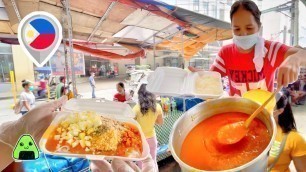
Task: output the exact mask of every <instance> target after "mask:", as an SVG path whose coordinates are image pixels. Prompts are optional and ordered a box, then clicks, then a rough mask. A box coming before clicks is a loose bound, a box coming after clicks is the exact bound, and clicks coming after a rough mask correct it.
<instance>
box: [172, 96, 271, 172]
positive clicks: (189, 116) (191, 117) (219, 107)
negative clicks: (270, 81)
mask: <svg viewBox="0 0 306 172" xmlns="http://www.w3.org/2000/svg"><path fill="white" fill-rule="evenodd" d="M258 107H259V104H257V103H255V102H253V101H251V100H248V99H244V98H224V99H217V100H211V101H208V102H204V103H201V104H198V105H197V106H195V107H193V108H192V109H190V110H189V111H187V112H186V113H184V114H183V115H182V116H181V117H180V118H179V119H178V120H177V121H176V122H175V124H174V126H173V129H172V131H171V134H170V141H169V145H170V149H171V153H172V156H173V157H174V159H175V160H176V161H177V162H178V163H179V164H180V167H181V169H182V171H183V172H187V171H192V172H195V171H203V170H199V169H196V168H193V167H191V166H189V165H187V164H186V163H184V162H183V161H182V160H181V159H180V152H181V147H182V144H183V141H184V140H185V138H186V136H187V134H188V133H189V132H190V131H191V130H192V129H193V128H194V127H195V126H196V125H198V124H199V123H200V122H201V121H203V120H205V119H207V118H209V117H211V116H213V115H217V114H220V113H225V112H242V113H246V114H252V113H253V112H254V111H255V110H256V109H257V108H258ZM258 118H259V119H260V120H261V121H262V122H263V123H264V124H265V125H266V126H267V128H268V131H269V133H270V135H271V140H270V142H269V145H268V146H267V148H266V149H265V150H264V151H263V152H262V153H261V154H260V155H259V156H258V157H257V158H255V159H253V160H252V161H250V162H248V163H247V164H244V165H242V166H240V167H237V168H234V169H230V170H225V171H242V172H264V171H266V169H267V165H268V151H269V150H270V148H271V146H272V144H273V142H274V140H275V137H276V124H275V121H274V118H273V115H271V114H270V113H269V112H268V111H267V110H264V111H263V112H262V113H261V114H259V115H258Z"/></svg>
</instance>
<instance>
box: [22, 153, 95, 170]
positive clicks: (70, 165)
mask: <svg viewBox="0 0 306 172" xmlns="http://www.w3.org/2000/svg"><path fill="white" fill-rule="evenodd" d="M22 164H23V170H24V171H26V172H58V171H65V172H79V171H89V161H88V160H87V159H82V158H72V157H63V156H53V155H47V154H44V153H40V155H39V158H38V159H37V160H34V161H23V162H22Z"/></svg>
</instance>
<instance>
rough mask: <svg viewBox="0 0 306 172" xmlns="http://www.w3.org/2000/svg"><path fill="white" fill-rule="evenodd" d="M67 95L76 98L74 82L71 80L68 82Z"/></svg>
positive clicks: (69, 97)
mask: <svg viewBox="0 0 306 172" xmlns="http://www.w3.org/2000/svg"><path fill="white" fill-rule="evenodd" d="M76 91H77V90H76ZM67 97H68V100H70V99H72V98H74V93H73V86H72V82H69V83H68V87H67Z"/></svg>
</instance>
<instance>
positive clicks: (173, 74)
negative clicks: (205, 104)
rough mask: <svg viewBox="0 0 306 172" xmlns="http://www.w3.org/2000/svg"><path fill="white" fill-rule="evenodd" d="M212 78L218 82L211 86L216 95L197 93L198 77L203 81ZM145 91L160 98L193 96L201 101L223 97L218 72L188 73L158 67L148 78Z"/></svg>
mask: <svg viewBox="0 0 306 172" xmlns="http://www.w3.org/2000/svg"><path fill="white" fill-rule="evenodd" d="M205 76H207V77H213V78H216V79H217V80H218V82H217V84H216V83H215V84H211V85H209V84H210V83H209V82H208V83H207V84H208V85H209V86H211V87H212V88H213V89H214V91H216V92H217V94H214V93H212V92H205V93H197V91H196V90H197V89H196V81H197V79H198V78H199V77H203V78H204V79H205ZM147 90H148V91H150V92H152V93H154V94H157V95H161V96H195V97H198V98H201V99H215V98H219V97H221V96H222V95H223V86H222V81H221V75H220V74H219V73H218V72H212V71H200V72H195V73H190V72H188V71H186V70H183V69H180V68H174V67H159V68H157V69H156V70H155V71H154V72H153V73H151V74H150V75H149V77H148V85H147Z"/></svg>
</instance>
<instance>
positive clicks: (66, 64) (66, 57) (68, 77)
mask: <svg viewBox="0 0 306 172" xmlns="http://www.w3.org/2000/svg"><path fill="white" fill-rule="evenodd" d="M64 24H65V17H64V16H63V17H62V26H63V38H64V39H63V46H64V56H65V70H64V71H65V75H66V81H67V82H68V83H69V81H70V75H69V65H68V51H67V45H66V31H65V27H64Z"/></svg>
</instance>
